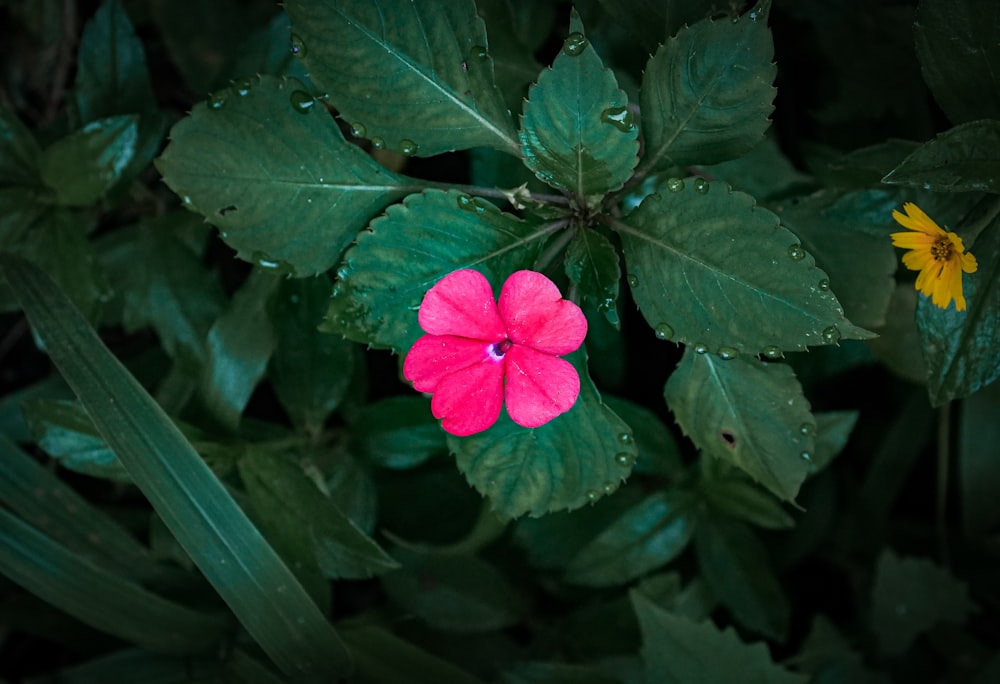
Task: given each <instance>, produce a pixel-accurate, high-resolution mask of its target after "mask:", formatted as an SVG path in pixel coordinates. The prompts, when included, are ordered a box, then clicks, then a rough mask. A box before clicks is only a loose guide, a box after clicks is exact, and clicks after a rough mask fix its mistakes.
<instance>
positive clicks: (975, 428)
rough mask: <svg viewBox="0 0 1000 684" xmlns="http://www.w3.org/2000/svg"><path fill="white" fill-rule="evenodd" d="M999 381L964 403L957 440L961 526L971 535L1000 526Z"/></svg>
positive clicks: (986, 531) (971, 537) (978, 534)
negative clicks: (997, 418)
mask: <svg viewBox="0 0 1000 684" xmlns="http://www.w3.org/2000/svg"><path fill="white" fill-rule="evenodd" d="M998 415H1000V383H993V384H992V385H990V386H989V387H985V388H983V390H982V391H980V392H976V393H975V394H973V395H972V396H970V397H968V398H967V399H966V400H965V401H963V402H962V404H961V419H960V421H959V440H958V445H959V446H958V479H959V490H960V491H961V495H960V497H959V501H960V502H961V510H962V527H963V529H964V530H965V533H966V535H967V536H968V537H969V538H970V539H975V538H976V537H983V536H986V535H987V534H988V533H989V532H990V530H995V529H997V527H1000V497H998V496H997V492H1000V459H998V458H995V457H994V451H993V445H994V444H1000V422H998V421H997V420H996V417H997V416H998Z"/></svg>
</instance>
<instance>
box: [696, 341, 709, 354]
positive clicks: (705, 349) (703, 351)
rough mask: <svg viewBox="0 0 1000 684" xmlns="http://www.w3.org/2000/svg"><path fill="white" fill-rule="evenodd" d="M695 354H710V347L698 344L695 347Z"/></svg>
mask: <svg viewBox="0 0 1000 684" xmlns="http://www.w3.org/2000/svg"><path fill="white" fill-rule="evenodd" d="M694 353H695V354H707V353H708V345H705V344H701V343H700V342H699V343H698V344H696V345H694Z"/></svg>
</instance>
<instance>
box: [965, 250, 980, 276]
mask: <svg viewBox="0 0 1000 684" xmlns="http://www.w3.org/2000/svg"><path fill="white" fill-rule="evenodd" d="M978 269H979V262H977V261H976V257H974V256H972V255H971V254H969V253H968V252H966V253H965V254H963V255H962V270H963V271H965V272H966V273H975V272H976V271H977V270H978Z"/></svg>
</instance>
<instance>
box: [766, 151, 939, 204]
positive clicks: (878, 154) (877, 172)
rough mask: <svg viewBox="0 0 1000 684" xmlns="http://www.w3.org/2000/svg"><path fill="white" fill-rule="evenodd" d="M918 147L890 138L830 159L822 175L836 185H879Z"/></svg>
mask: <svg viewBox="0 0 1000 684" xmlns="http://www.w3.org/2000/svg"><path fill="white" fill-rule="evenodd" d="M918 147H920V143H916V142H913V141H912V140H899V139H896V138H889V139H888V140H886V141H885V142H881V143H876V144H875V145H869V146H868V147H862V148H860V149H857V150H854V151H853V152H848V153H847V154H844V155H842V156H840V157H837V158H836V159H833V160H831V161H830V162H828V163H827V165H826V167H825V168H824V169H822V171H823V175H824V176H825V177H826V180H827V181H828V182H829V183H831V184H836V185H847V186H858V187H861V186H868V185H877V184H878V183H880V182H881V181H882V178H883V177H885V174H887V173H889V171H891V170H892V169H894V168H896V167H897V166H899V164H900V163H901V162H902V161H903V160H904V159H906V158H907V157H908V156H910V154H911V153H912V152H913V151H914V150H915V149H917V148H918ZM751 194H752V193H751Z"/></svg>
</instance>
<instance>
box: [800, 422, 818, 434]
mask: <svg viewBox="0 0 1000 684" xmlns="http://www.w3.org/2000/svg"><path fill="white" fill-rule="evenodd" d="M815 431H816V426H815V425H813V424H812V423H802V425H800V426H799V432H800V433H802V436H803V437H811V436H812V435H813V433H814V432H815Z"/></svg>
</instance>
